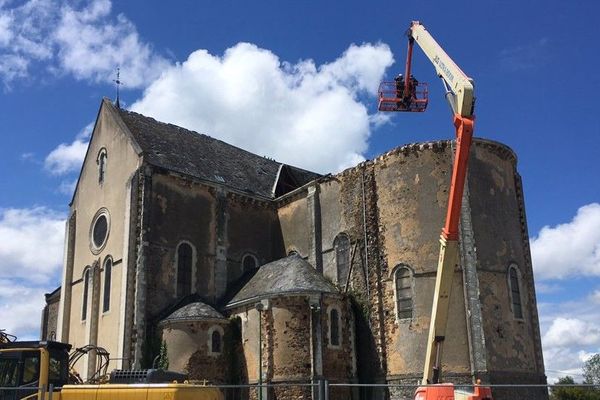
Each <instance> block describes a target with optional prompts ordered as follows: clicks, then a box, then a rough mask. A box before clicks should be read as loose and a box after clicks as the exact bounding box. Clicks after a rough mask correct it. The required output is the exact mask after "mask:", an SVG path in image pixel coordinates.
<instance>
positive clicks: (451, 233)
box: [442, 114, 474, 240]
mask: <svg viewBox="0 0 600 400" xmlns="http://www.w3.org/2000/svg"><path fill="white" fill-rule="evenodd" d="M473 124H474V118H472V117H471V118H469V117H463V116H461V115H460V114H454V126H455V127H456V154H455V155H454V164H453V166H452V180H451V181H450V194H449V196H448V210H447V214H446V225H444V229H442V235H443V236H444V238H445V239H446V240H458V221H459V220H460V208H461V206H462V196H463V191H464V189H465V179H466V177H467V163H468V161H469V149H470V148H471V142H472V140H473Z"/></svg>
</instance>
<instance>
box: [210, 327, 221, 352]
mask: <svg viewBox="0 0 600 400" xmlns="http://www.w3.org/2000/svg"><path fill="white" fill-rule="evenodd" d="M211 352H213V353H220V352H221V332H219V331H218V330H216V329H215V330H214V331H213V333H212V337H211Z"/></svg>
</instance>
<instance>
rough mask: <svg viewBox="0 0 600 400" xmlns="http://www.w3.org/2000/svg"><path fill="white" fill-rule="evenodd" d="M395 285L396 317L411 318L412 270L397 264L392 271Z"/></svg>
mask: <svg viewBox="0 0 600 400" xmlns="http://www.w3.org/2000/svg"><path fill="white" fill-rule="evenodd" d="M394 282H395V285H396V313H397V316H398V319H405V318H412V313H413V311H412V308H413V299H412V297H413V291H412V272H411V270H410V269H409V268H408V267H406V266H399V267H397V268H396V271H395V272H394Z"/></svg>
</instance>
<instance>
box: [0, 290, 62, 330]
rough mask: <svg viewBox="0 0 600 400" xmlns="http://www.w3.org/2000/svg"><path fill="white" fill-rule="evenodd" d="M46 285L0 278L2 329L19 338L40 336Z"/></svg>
mask: <svg viewBox="0 0 600 400" xmlns="http://www.w3.org/2000/svg"><path fill="white" fill-rule="evenodd" d="M51 290H52V289H50V290H47V289H46V288H44V287H40V286H35V285H33V286H30V285H26V284H21V283H16V282H15V281H14V280H10V279H1V280H0V321H2V326H1V328H2V329H5V330H6V332H8V333H11V334H13V335H16V336H17V337H18V339H19V340H28V339H29V340H31V339H37V338H39V329H40V319H41V312H42V309H43V307H44V293H47V292H49V291H51Z"/></svg>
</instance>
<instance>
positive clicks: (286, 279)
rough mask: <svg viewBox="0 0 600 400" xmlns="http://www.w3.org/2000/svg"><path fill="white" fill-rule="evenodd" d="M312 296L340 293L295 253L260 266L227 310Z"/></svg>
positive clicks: (228, 305)
mask: <svg viewBox="0 0 600 400" xmlns="http://www.w3.org/2000/svg"><path fill="white" fill-rule="evenodd" d="M311 293H332V294H339V291H338V290H337V289H336V288H335V286H333V284H332V283H330V282H329V281H327V279H325V278H324V277H323V275H322V274H320V273H319V272H317V270H315V269H314V268H313V266H312V265H310V264H309V263H308V262H307V261H305V260H304V259H303V258H302V257H300V256H299V255H297V254H293V255H290V256H288V257H285V258H281V259H279V260H276V261H273V262H270V263H268V264H265V265H263V266H262V267H260V268H259V270H258V271H257V272H256V274H255V275H254V276H253V277H252V279H250V281H249V282H248V283H247V284H246V285H245V286H244V287H243V288H242V289H241V290H240V291H239V292H238V293H237V294H236V295H235V296H234V297H233V299H232V300H231V301H230V302H229V303H228V304H227V307H226V308H232V307H236V306H238V305H241V304H245V303H249V302H251V301H257V300H260V299H263V298H268V297H274V296H281V295H294V294H311Z"/></svg>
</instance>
